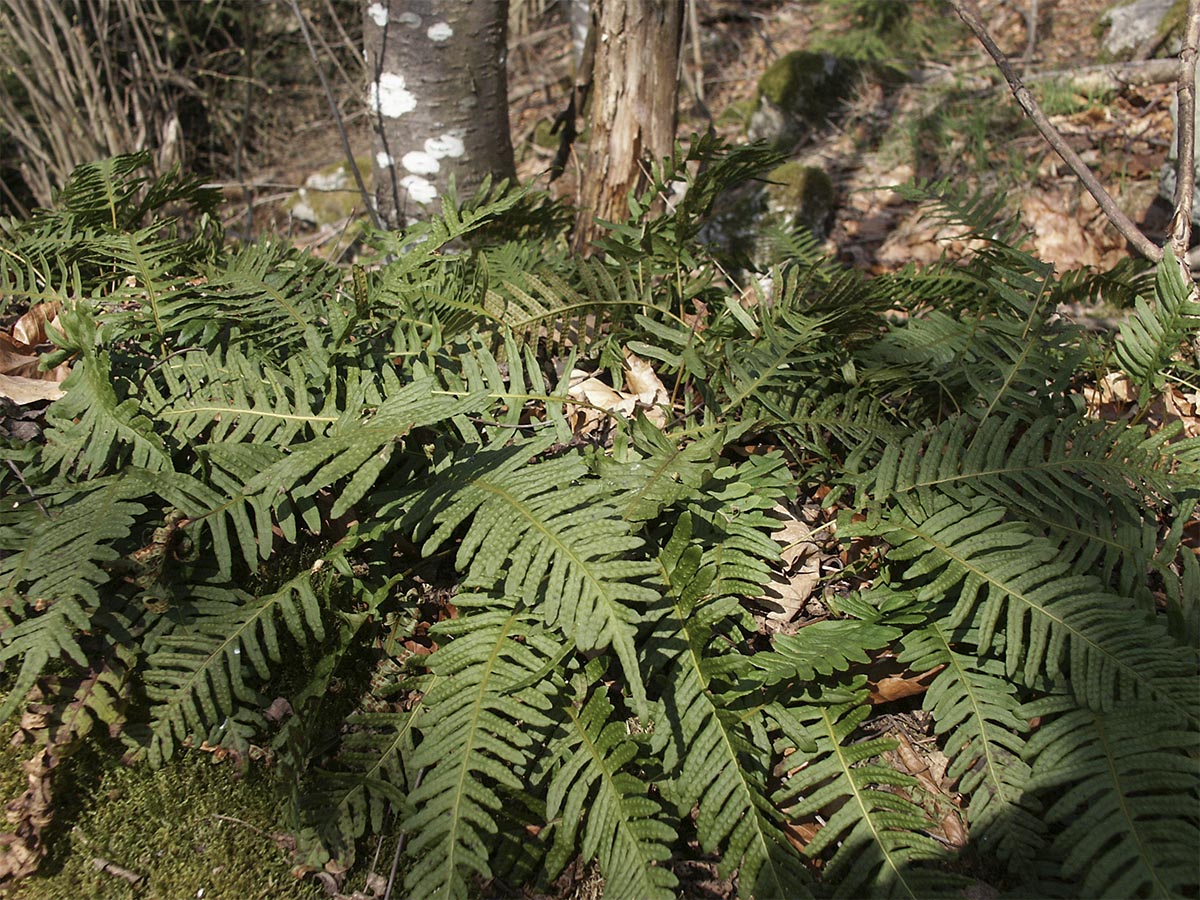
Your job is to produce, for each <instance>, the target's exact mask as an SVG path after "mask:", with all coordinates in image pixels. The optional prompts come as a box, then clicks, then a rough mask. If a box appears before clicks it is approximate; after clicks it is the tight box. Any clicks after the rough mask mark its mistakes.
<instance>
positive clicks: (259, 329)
mask: <svg viewBox="0 0 1200 900" xmlns="http://www.w3.org/2000/svg"><path fill="white" fill-rule="evenodd" d="M202 277H203V282H202V283H200V284H198V285H192V286H191V287H190V289H189V290H186V291H176V292H175V294H174V296H172V295H166V296H165V297H164V305H163V310H162V316H163V318H164V319H165V320H167V321H168V323H169V325H170V329H171V331H172V333H174V334H176V335H177V338H176V340H177V341H178V343H179V344H180V345H181V346H185V347H186V346H192V345H195V344H199V345H201V346H204V347H214V346H215V345H216V344H217V343H218V342H221V343H224V342H234V341H236V342H238V343H239V346H241V347H243V348H244V349H249V348H248V346H247V345H250V346H253V347H254V348H255V349H256V350H257V351H258V353H261V354H262V355H263V356H265V357H266V358H268V359H272V360H274V361H276V362H277V363H281V364H282V363H284V362H285V361H286V360H287V359H288V358H289V357H291V356H295V355H298V354H300V353H303V352H304V351H305V350H307V349H308V348H307V347H306V344H305V335H306V332H308V331H309V330H310V329H311V330H314V331H321V332H324V331H325V330H326V328H327V325H326V324H325V323H326V322H336V321H337V320H338V319H341V318H344V317H345V316H346V315H347V314H348V313H347V311H346V310H343V309H342V307H341V305H340V304H339V303H338V302H337V297H338V289H339V287H340V284H341V281H342V277H343V276H342V274H341V272H339V271H338V269H337V268H336V267H334V266H333V265H331V264H330V263H327V262H324V261H322V260H319V259H316V258H315V257H312V256H309V255H306V254H304V253H301V252H300V251H297V250H296V249H295V248H294V247H291V246H290V245H288V244H286V243H271V242H260V243H255V244H249V245H246V246H243V247H241V248H239V249H238V250H237V251H236V252H232V253H229V254H225V255H223V256H222V257H220V259H219V260H218V261H217V262H215V263H214V264H211V265H210V266H209V267H207V269H206V270H205V271H204V273H203V275H202Z"/></svg>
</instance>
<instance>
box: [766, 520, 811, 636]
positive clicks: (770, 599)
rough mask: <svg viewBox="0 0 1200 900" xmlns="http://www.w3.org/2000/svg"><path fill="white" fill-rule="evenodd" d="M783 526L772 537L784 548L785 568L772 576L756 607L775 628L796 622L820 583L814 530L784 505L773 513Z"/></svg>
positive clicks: (782, 550) (781, 552) (782, 566)
mask: <svg viewBox="0 0 1200 900" xmlns="http://www.w3.org/2000/svg"><path fill="white" fill-rule="evenodd" d="M772 512H773V513H774V515H775V517H776V518H779V519H782V520H783V524H782V525H781V526H780V528H779V529H778V530H777V531H774V532H772V533H771V537H772V538H774V539H775V540H776V541H777V542H779V543H780V544H782V545H783V546H782V549H781V550H780V555H781V556H782V558H783V559H782V565H781V567H780V570H779V571H776V572H772V573H771V581H770V583H769V584H768V585H767V588H766V592H765V593H764V595H763V596H762V597H760V598H759V600H758V603H757V605H758V606H759V607H761V608H763V609H765V610H766V616H767V621H768V622H771V623H773V624H776V625H782V624H786V623H788V622H791V621H793V620H794V619H796V618H797V616H799V614H800V613H801V612H802V611H803V610H804V606H805V604H806V603H808V601H809V599H810V598H811V597H812V595H813V592H814V591H815V590H816V589H817V585H818V584H819V583H820V581H821V557H820V547H818V546H817V543H816V541H814V540H812V529H810V528H809V527H808V525H807V524H805V523H804V522H802V521H800V520H799V519H797V518H796V517H795V516H794V515H792V513H791V511H790V510H788V509H787V507H785V506H783V505H782V504H777V505H776V507H775V509H774V510H773V511H772Z"/></svg>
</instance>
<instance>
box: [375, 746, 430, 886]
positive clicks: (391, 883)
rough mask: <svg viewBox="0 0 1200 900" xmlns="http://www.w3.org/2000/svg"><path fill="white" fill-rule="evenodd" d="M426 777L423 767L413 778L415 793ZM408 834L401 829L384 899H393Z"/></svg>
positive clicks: (413, 791)
mask: <svg viewBox="0 0 1200 900" xmlns="http://www.w3.org/2000/svg"><path fill="white" fill-rule="evenodd" d="M424 777H425V769H424V768H422V769H421V770H420V771H418V772H417V777H416V778H414V779H413V786H412V793H415V792H416V790H417V788H419V787H420V786H421V779H422V778H424ZM407 836H408V835H407V834H406V833H405V832H403V831H401V832H400V837H398V838H397V839H396V852H395V854H394V855H393V856H392V870H391V871H390V872H389V873H388V881H387V889H386V890H384V892H383V900H392V887H393V886H394V885H395V883H396V871H397V870H398V869H399V868H400V855H401V854H402V853H404V839H405V838H406V837H407Z"/></svg>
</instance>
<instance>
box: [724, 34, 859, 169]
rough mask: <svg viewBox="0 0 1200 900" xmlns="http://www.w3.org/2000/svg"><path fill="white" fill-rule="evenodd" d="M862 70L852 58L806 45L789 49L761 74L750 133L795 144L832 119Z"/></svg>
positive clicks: (754, 138) (784, 144) (773, 142)
mask: <svg viewBox="0 0 1200 900" xmlns="http://www.w3.org/2000/svg"><path fill="white" fill-rule="evenodd" d="M858 75H859V69H858V66H857V64H855V63H854V62H853V61H851V60H846V59H842V58H840V57H836V56H833V55H831V54H828V53H811V52H809V51H806V50H796V51H794V52H792V53H788V54H787V55H786V56H783V57H781V58H780V59H778V60H776V61H775V62H774V63H773V64H772V65H771V66H770V68H768V69H767V70H766V71H765V72H764V73H763V74H762V77H761V78H760V79H759V81H758V92H757V95H756V97H755V103H754V110H753V112H751V114H750V120H749V122H748V123H747V126H746V136H747V137H749V138H750V140H752V141H757V140H765V141H766V142H767V143H769V144H770V145H771V146H773V147H776V148H777V149H780V150H790V149H791V148H792V147H795V146H796V144H798V143H799V142H800V141H801V140H802V139H803V138H804V137H806V136H807V135H808V134H810V133H811V132H812V131H815V130H816V129H819V128H821V127H822V126H824V125H825V124H826V123H827V122H828V121H829V118H830V116H831V115H832V114H833V113H834V112H835V111H836V110H837V109H838V108H839V107H840V106H841V105H842V104H843V103H844V102H845V101H846V99H847V98H848V97H849V96H850V95H851V93H852V92H853V90H854V84H855V81H856V80H857V78H858Z"/></svg>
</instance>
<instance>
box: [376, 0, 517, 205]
mask: <svg viewBox="0 0 1200 900" xmlns="http://www.w3.org/2000/svg"><path fill="white" fill-rule="evenodd" d="M363 6H364V12H365V19H364V23H365V28H364V45H365V47H366V54H367V63H368V66H369V70H370V72H371V73H372V76H371V84H370V85H369V86H368V92H367V100H368V107H369V109H370V112H371V115H372V117H373V119H374V125H375V132H376V135H377V138H378V140H377V143H376V147H377V153H376V155H375V185H376V187H375V196H376V200H377V201H378V204H379V213H380V217H381V219H382V220H383V221H384V222H385V223H386V224H387V225H389V226H391V227H397V226H401V225H404V224H405V223H406V222H409V221H413V220H416V219H422V218H425V216H426V215H428V213H429V212H430V211H431V210H437V209H440V203H441V199H440V198H441V196H442V195H443V194H444V193H446V190H447V188H448V187H449V184H450V177H451V176H452V175H453V176H454V179H455V184H456V190H457V193H458V196H459V197H464V196H468V195H470V193H471V192H473V191H474V190H475V188H477V187H478V186H479V183H480V182H481V181H482V180H483V179H484V177H485V176H487V175H492V176H494V177H496V178H512V177H514V175H515V170H514V168H513V150H512V139H511V137H510V136H509V130H508V83H507V76H506V69H505V52H506V46H505V40H506V33H505V32H506V26H507V21H508V0H364V4H363ZM431 204H435V205H433V206H432V207H431V206H430V205H431Z"/></svg>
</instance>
